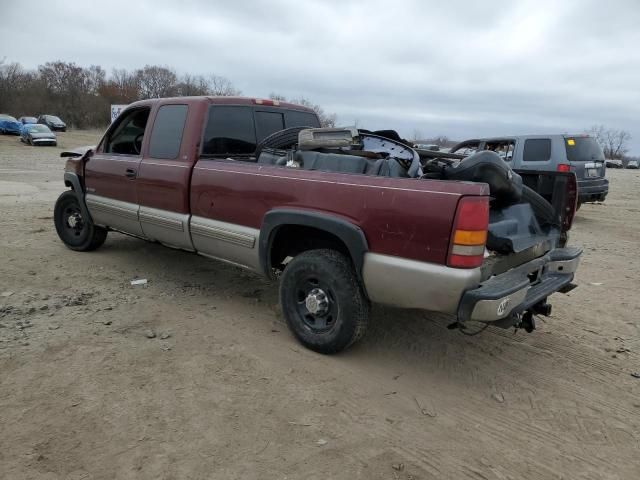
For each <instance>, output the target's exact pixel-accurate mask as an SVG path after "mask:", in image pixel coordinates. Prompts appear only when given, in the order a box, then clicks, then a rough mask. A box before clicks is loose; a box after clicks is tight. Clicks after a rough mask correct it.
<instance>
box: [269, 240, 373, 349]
mask: <svg viewBox="0 0 640 480" xmlns="http://www.w3.org/2000/svg"><path fill="white" fill-rule="evenodd" d="M280 304H281V306H282V312H283V314H284V317H285V319H286V321H287V324H288V325H289V328H290V329H291V331H292V332H293V334H294V335H295V336H296V338H297V339H298V340H299V341H300V343H302V344H303V345H304V346H305V347H307V348H309V349H311V350H315V351H316V352H320V353H336V352H339V351H341V350H344V349H345V348H347V347H349V346H350V345H352V344H353V343H355V342H356V341H358V340H359V339H360V338H362V336H363V335H364V333H365V331H366V328H367V325H368V323H369V301H368V300H367V298H366V297H365V295H364V292H363V290H362V286H361V285H360V282H359V281H358V277H357V276H356V273H355V271H354V270H353V266H352V264H351V262H350V261H349V260H348V259H347V258H346V257H345V256H344V255H343V254H341V253H339V252H337V251H335V250H328V249H321V250H308V251H306V252H303V253H301V254H299V255H297V256H295V257H294V258H293V260H291V261H290V262H289V263H288V264H287V266H286V267H285V269H284V272H283V273H282V279H281V283H280Z"/></svg>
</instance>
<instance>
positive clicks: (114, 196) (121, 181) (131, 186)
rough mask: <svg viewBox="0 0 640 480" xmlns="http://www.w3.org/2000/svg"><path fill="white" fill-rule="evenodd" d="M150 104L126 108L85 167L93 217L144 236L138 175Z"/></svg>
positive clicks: (105, 224)
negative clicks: (140, 220)
mask: <svg viewBox="0 0 640 480" xmlns="http://www.w3.org/2000/svg"><path fill="white" fill-rule="evenodd" d="M149 112H150V108H149V107H140V108H133V109H130V110H128V111H125V112H124V113H123V114H122V115H120V117H119V118H118V119H117V120H116V122H114V124H113V125H112V126H111V127H110V128H109V130H108V131H107V134H106V135H105V137H104V138H103V140H102V142H101V143H100V145H98V147H97V149H96V152H95V154H94V155H93V156H92V157H91V158H90V159H89V161H88V162H87V163H86V167H85V184H86V189H87V195H86V200H87V207H88V208H89V212H90V213H91V217H92V218H93V221H94V222H95V223H96V224H98V225H104V226H107V227H111V228H113V229H116V230H121V231H123V232H127V233H131V234H134V235H138V236H143V235H144V234H143V232H142V228H141V227H140V222H139V220H138V208H139V206H138V195H137V191H136V179H137V176H138V169H139V167H140V161H141V158H142V157H141V152H142V148H143V145H144V143H145V138H146V136H147V130H148V129H147V120H148V119H149Z"/></svg>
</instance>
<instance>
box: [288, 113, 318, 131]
mask: <svg viewBox="0 0 640 480" xmlns="http://www.w3.org/2000/svg"><path fill="white" fill-rule="evenodd" d="M285 117H286V122H287V128H290V127H320V122H319V121H318V116H317V115H316V114H315V113H309V112H299V111H297V110H287V111H286V112H285Z"/></svg>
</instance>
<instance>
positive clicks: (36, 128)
mask: <svg viewBox="0 0 640 480" xmlns="http://www.w3.org/2000/svg"><path fill="white" fill-rule="evenodd" d="M24 128H26V129H27V130H29V131H30V132H35V133H49V132H51V130H49V127H47V126H46V125H40V124H29V125H25V126H24Z"/></svg>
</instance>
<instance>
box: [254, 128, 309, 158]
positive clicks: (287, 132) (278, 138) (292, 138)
mask: <svg viewBox="0 0 640 480" xmlns="http://www.w3.org/2000/svg"><path fill="white" fill-rule="evenodd" d="M307 128H313V127H291V128H285V129H284V130H279V131H277V132H275V133H272V134H271V135H269V136H268V137H265V138H264V139H263V140H262V141H261V142H260V143H259V144H258V146H257V147H256V153H255V156H256V158H258V157H259V156H260V153H262V149H263V148H275V149H283V150H286V149H288V148H292V147H293V146H294V145H296V144H297V143H298V134H299V133H300V131H301V130H306V129H307Z"/></svg>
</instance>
